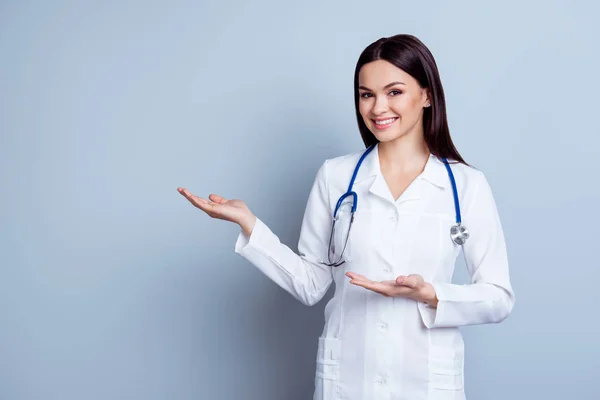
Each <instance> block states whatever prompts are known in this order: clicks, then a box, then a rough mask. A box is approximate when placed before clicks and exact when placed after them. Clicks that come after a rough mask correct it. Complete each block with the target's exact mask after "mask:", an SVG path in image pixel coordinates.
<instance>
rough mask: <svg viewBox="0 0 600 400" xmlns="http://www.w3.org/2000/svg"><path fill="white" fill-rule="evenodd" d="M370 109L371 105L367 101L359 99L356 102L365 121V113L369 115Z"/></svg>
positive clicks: (366, 120)
mask: <svg viewBox="0 0 600 400" xmlns="http://www.w3.org/2000/svg"><path fill="white" fill-rule="evenodd" d="M370 111H371V105H370V104H369V103H368V102H366V101H360V102H359V103H358V112H359V113H360V115H361V116H362V117H363V120H365V122H366V123H369V121H368V118H367V115H369V112H370Z"/></svg>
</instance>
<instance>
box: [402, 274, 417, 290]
mask: <svg viewBox="0 0 600 400" xmlns="http://www.w3.org/2000/svg"><path fill="white" fill-rule="evenodd" d="M418 284H419V282H418V279H417V278H416V276H415V275H409V276H404V275H400V276H399V277H397V278H396V285H402V286H406V287H409V288H413V289H414V288H416V287H417V286H418Z"/></svg>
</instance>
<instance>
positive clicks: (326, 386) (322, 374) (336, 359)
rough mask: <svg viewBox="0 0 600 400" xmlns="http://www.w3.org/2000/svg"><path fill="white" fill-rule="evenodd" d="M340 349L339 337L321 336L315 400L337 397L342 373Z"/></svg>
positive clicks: (318, 350) (327, 399) (330, 399)
mask: <svg viewBox="0 0 600 400" xmlns="http://www.w3.org/2000/svg"><path fill="white" fill-rule="evenodd" d="M340 349H341V342H340V340H339V339H336V338H325V337H320V338H319V346H318V349H317V372H316V376H315V396H314V400H332V399H335V398H336V390H337V383H338V379H339V374H340Z"/></svg>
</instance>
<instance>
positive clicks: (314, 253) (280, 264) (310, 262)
mask: <svg viewBox="0 0 600 400" xmlns="http://www.w3.org/2000/svg"><path fill="white" fill-rule="evenodd" d="M326 168H327V162H325V163H324V164H323V165H322V166H321V168H320V169H319V171H318V173H317V176H316V178H315V181H314V184H313V187H312V189H311V191H310V194H309V197H308V202H307V205H306V210H305V213H304V218H303V221H302V228H301V230H300V240H299V242H298V251H299V255H298V254H296V253H294V252H293V251H292V250H291V249H290V248H289V247H287V246H286V245H284V244H282V243H281V242H280V241H279V238H278V237H277V236H276V235H275V234H274V233H273V232H271V230H270V229H269V228H268V227H267V226H266V225H265V224H264V223H263V222H262V221H261V220H260V219H258V218H256V222H255V224H254V228H253V229H252V228H248V227H243V228H242V232H240V234H239V236H238V239H237V242H236V244H235V251H236V253H238V254H240V255H241V256H242V257H244V258H245V259H247V260H248V261H250V262H251V263H252V264H254V265H255V266H256V267H257V268H258V269H259V270H260V271H262V272H263V273H264V274H265V275H266V276H268V277H269V278H270V279H271V280H273V281H274V282H275V283H276V284H278V285H279V286H281V287H282V288H283V289H285V290H286V291H287V292H289V293H290V294H291V295H292V296H294V297H295V298H296V299H298V300H299V301H300V302H302V303H303V304H306V305H314V304H316V303H318V302H319V300H321V299H322V298H323V296H324V295H325V293H326V292H327V289H328V288H329V286H330V285H331V283H332V281H333V277H332V273H331V267H328V266H326V265H323V264H320V263H319V261H321V260H327V252H328V248H327V246H328V244H329V233H330V230H331V220H332V216H331V208H330V206H329V195H328V190H327V178H326ZM244 232H246V233H244ZM248 232H250V234H249V235H248V234H247V233H248Z"/></svg>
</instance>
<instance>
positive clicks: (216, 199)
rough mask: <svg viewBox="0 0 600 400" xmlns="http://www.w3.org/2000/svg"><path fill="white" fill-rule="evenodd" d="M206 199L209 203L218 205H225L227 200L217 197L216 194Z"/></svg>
mask: <svg viewBox="0 0 600 400" xmlns="http://www.w3.org/2000/svg"><path fill="white" fill-rule="evenodd" d="M208 198H209V199H210V200H211V201H214V202H215V203H219V204H223V203H227V199H226V198H224V197H221V196H219V195H218V194H211V195H209V196H208Z"/></svg>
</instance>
